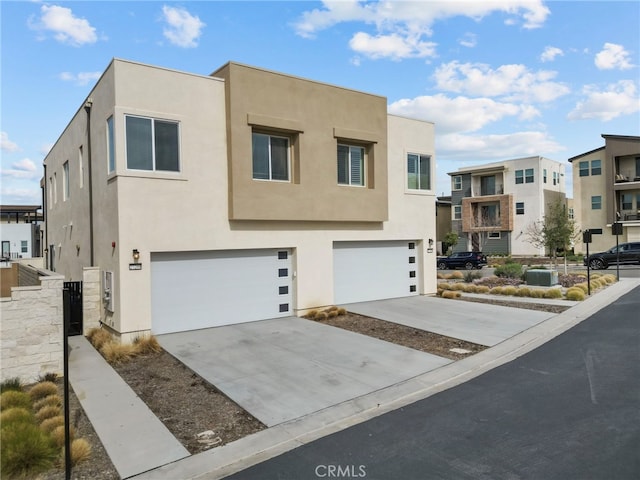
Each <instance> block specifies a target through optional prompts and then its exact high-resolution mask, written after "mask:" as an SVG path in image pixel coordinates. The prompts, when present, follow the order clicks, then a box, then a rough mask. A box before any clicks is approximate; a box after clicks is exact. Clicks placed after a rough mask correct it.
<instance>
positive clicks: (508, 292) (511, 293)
mask: <svg viewBox="0 0 640 480" xmlns="http://www.w3.org/2000/svg"><path fill="white" fill-rule="evenodd" d="M517 291H518V289H517V288H516V287H513V286H508V287H502V294H503V295H509V296H514V295H515V294H516V292H517Z"/></svg>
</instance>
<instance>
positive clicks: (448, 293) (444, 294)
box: [442, 290, 462, 299]
mask: <svg viewBox="0 0 640 480" xmlns="http://www.w3.org/2000/svg"><path fill="white" fill-rule="evenodd" d="M461 296H462V294H461V293H460V292H458V291H455V290H445V291H443V292H442V298H449V299H453V298H459V297H461Z"/></svg>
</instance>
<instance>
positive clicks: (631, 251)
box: [583, 242, 640, 270]
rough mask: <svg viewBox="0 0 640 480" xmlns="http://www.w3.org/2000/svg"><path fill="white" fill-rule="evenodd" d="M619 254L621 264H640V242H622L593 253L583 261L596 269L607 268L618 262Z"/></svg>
mask: <svg viewBox="0 0 640 480" xmlns="http://www.w3.org/2000/svg"><path fill="white" fill-rule="evenodd" d="M618 254H619V258H620V261H619V265H628V264H640V242H630V243H621V244H620V245H618V246H617V247H612V248H610V249H609V250H607V251H606V252H600V253H592V254H591V255H589V256H588V257H585V258H584V261H583V263H584V265H585V266H587V264H588V265H589V266H590V267H591V268H593V269H596V270H599V269H605V268H608V267H609V265H615V264H616V263H618Z"/></svg>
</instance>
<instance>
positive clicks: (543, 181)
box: [542, 168, 547, 183]
mask: <svg viewBox="0 0 640 480" xmlns="http://www.w3.org/2000/svg"><path fill="white" fill-rule="evenodd" d="M542 183H547V169H546V168H545V169H543V170H542Z"/></svg>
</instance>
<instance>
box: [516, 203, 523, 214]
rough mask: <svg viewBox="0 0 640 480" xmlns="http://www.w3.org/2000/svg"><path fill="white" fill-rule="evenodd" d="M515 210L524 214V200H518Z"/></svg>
mask: <svg viewBox="0 0 640 480" xmlns="http://www.w3.org/2000/svg"><path fill="white" fill-rule="evenodd" d="M515 211H516V215H524V211H525V210H524V202H516V205H515Z"/></svg>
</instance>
